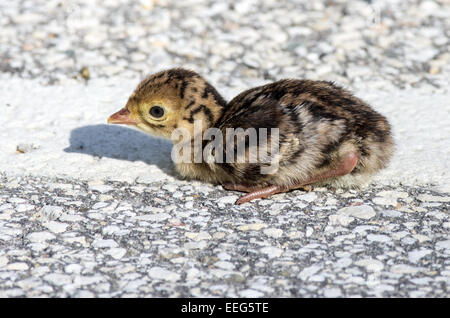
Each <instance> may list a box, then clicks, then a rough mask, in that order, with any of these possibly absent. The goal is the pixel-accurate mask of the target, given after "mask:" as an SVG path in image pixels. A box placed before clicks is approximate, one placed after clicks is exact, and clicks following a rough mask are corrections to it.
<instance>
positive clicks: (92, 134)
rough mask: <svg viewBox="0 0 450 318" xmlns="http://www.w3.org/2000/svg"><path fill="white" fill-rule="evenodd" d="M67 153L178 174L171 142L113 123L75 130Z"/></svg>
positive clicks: (173, 174) (66, 150)
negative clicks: (146, 166)
mask: <svg viewBox="0 0 450 318" xmlns="http://www.w3.org/2000/svg"><path fill="white" fill-rule="evenodd" d="M69 141H70V146H69V147H67V148H65V149H64V151H65V152H67V153H81V154H87V155H91V156H95V157H99V158H102V157H107V158H114V159H120V160H128V161H143V162H145V163H146V164H149V165H156V166H158V167H159V168H160V169H161V170H162V171H164V172H165V173H166V174H168V175H171V176H175V175H176V172H175V169H174V166H173V163H172V160H171V151H172V143H171V142H170V141H166V140H163V139H158V138H152V137H149V136H148V135H147V134H144V133H142V132H140V131H137V130H133V129H129V128H125V127H120V126H111V125H89V126H84V127H79V128H76V129H73V130H72V131H71V135H70V140H69Z"/></svg>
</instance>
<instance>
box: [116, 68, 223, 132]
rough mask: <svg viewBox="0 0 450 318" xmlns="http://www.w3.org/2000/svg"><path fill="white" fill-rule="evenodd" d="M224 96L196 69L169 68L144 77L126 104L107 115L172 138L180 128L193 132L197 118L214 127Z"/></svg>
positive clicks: (219, 114) (120, 122) (203, 125)
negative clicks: (195, 70) (174, 132)
mask: <svg viewBox="0 0 450 318" xmlns="http://www.w3.org/2000/svg"><path fill="white" fill-rule="evenodd" d="M225 105H226V102H225V100H224V99H223V98H222V97H221V96H220V95H219V94H218V93H217V91H216V90H215V89H214V87H213V86H211V85H210V84H209V83H208V82H206V81H205V80H204V79H203V78H202V77H200V76H199V75H198V74H197V73H195V72H193V71H189V70H185V69H180V68H176V69H170V70H167V71H162V72H159V73H156V74H153V75H150V76H149V77H147V78H146V79H144V80H143V81H142V82H141V83H140V84H139V85H138V87H137V88H136V90H135V91H134V92H133V94H132V95H131V96H130V98H129V99H128V102H127V104H126V106H125V107H124V108H123V109H121V110H120V111H118V112H116V113H114V114H113V115H111V116H110V117H109V118H108V122H109V123H112V124H126V125H134V126H136V127H137V128H139V129H141V130H143V131H145V132H147V133H149V134H152V135H155V136H160V137H165V138H171V134H172V132H173V131H174V130H175V129H177V128H184V129H187V131H189V132H190V133H191V135H192V136H193V134H194V122H195V121H200V122H201V124H202V126H201V127H202V131H204V130H205V129H206V128H208V127H212V126H213V125H214V123H215V122H216V121H217V119H218V118H219V117H220V116H221V114H222V111H223V109H224V107H225Z"/></svg>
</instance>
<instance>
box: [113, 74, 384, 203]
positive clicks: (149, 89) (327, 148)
mask: <svg viewBox="0 0 450 318" xmlns="http://www.w3.org/2000/svg"><path fill="white" fill-rule="evenodd" d="M156 104H158V105H161V106H163V107H164V109H165V112H166V113H165V117H164V120H157V121H156V120H154V119H153V118H148V117H149V116H147V115H144V114H145V112H146V111H148V108H149V107H151V106H148V105H156ZM122 112H128V113H127V114H128V115H127V116H128V117H127V118H133V120H134V121H135V125H136V126H137V127H138V128H140V129H143V130H145V131H147V132H149V133H151V134H154V135H159V136H163V137H166V138H170V134H171V132H172V131H173V130H174V129H175V128H180V127H183V128H185V129H187V130H188V131H190V132H192V135H193V132H194V130H193V124H194V121H196V120H201V122H202V123H203V127H202V131H205V130H206V129H207V128H210V127H216V128H219V129H220V130H221V131H222V133H223V134H224V136H226V129H227V128H243V129H247V128H250V127H253V128H256V129H257V131H258V128H268V129H269V131H270V128H279V149H280V150H279V155H280V157H279V158H280V162H279V169H278V171H277V172H276V173H274V174H261V170H260V167H261V165H264V164H263V163H205V162H203V163H180V164H177V165H176V167H177V170H178V172H179V173H180V174H181V175H182V176H183V177H186V178H194V179H200V180H203V181H207V182H212V183H219V184H223V185H225V187H226V188H227V189H233V190H240V191H246V192H250V193H251V192H254V193H255V195H254V196H247V197H246V198H245V199H244V200H241V201H240V202H239V203H243V202H247V201H249V200H251V199H253V198H258V197H267V196H270V195H271V194H274V193H278V192H284V191H287V190H290V189H295V188H300V187H302V186H304V185H306V184H310V183H314V184H319V183H321V184H334V185H340V186H359V185H361V184H363V183H366V182H367V181H368V180H370V176H371V175H373V174H374V173H375V172H377V171H378V170H380V169H382V168H384V167H385V166H386V164H387V163H388V161H389V159H390V157H391V155H392V151H393V139H392V137H391V132H390V125H389V123H388V122H387V120H386V118H385V117H384V116H382V115H381V114H379V113H378V112H376V111H374V110H373V109H372V108H371V107H370V106H369V105H367V104H366V103H365V102H363V101H362V100H360V99H359V98H357V97H355V96H353V95H352V94H351V93H349V92H348V91H346V90H345V89H343V88H341V87H339V86H337V85H335V84H333V83H331V82H326V81H311V80H294V79H286V80H280V81H277V82H274V83H271V84H267V85H264V86H260V87H255V88H252V89H249V90H247V91H244V92H242V93H241V94H239V95H238V96H236V97H235V98H233V99H232V100H231V101H230V102H229V103H227V102H226V101H225V100H224V99H223V98H222V97H221V96H220V94H219V93H218V92H217V91H216V89H215V88H214V87H213V86H212V85H210V84H209V83H208V82H206V81H205V80H204V79H203V78H202V77H200V76H199V75H198V74H197V73H195V72H192V71H188V70H184V69H171V70H168V71H163V72H160V73H157V74H154V75H151V76H149V77H148V78H147V79H145V80H143V81H142V82H141V84H139V86H138V87H137V88H136V90H135V92H134V93H133V94H132V95H131V97H130V98H129V101H128V103H127V106H126V108H125V109H124V110H122ZM113 117H114V115H113V116H111V118H113ZM110 122H113V123H128V122H120V120H116V121H114V120H110ZM269 141H270V135H269ZM206 145H207V142H204V144H203V146H206ZM246 146H247V144H246ZM230 150H234V149H229V150H228V151H230ZM247 150H248V149H247ZM224 152H227V149H226V146H225V147H224ZM224 157H225V155H224ZM355 157H356V159H355ZM342 167H348V169H347V168H345V169H344V168H342ZM342 169H343V170H342ZM346 169H347V170H346ZM330 171H332V173H331V174H330V173H329V172H330ZM342 171H345V173H341V172H342ZM317 176H320V177H317ZM271 186H272V189H270V190H267V191H266V192H264V193H263V194H260V193H256V192H255V190H258V189H265V188H267V187H271ZM274 189H275V190H274Z"/></svg>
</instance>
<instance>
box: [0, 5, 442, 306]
mask: <svg viewBox="0 0 450 318" xmlns="http://www.w3.org/2000/svg"><path fill="white" fill-rule="evenodd" d="M449 38H450V3H449V2H448V1H446V0H440V1H418V0H417V1H415V0H409V1H276V0H261V1H252V0H241V1H238V2H234V1H210V0H205V1H203V0H186V1H169V0H153V1H152V0H141V1H119V0H108V1H100V0H96V1H81V0H80V1H65V0H45V1H44V0H33V1H31V0H24V1H2V2H0V79H3V80H4V79H6V80H7V79H9V78H11V79H17V78H21V79H23V80H24V81H26V80H28V79H31V80H37V81H39V82H40V83H41V84H42V85H45V86H54V87H59V86H58V85H61V84H65V83H70V82H85V83H86V85H89V80H88V76H86V75H87V72H86V71H85V72H84V73H83V74H80V70H81V69H82V68H83V67H87V70H88V71H89V78H90V79H91V80H95V79H99V78H102V79H109V80H112V81H121V80H123V79H134V80H138V79H139V78H141V77H142V76H144V75H146V74H148V73H153V72H154V71H158V70H160V69H163V68H166V67H173V66H183V67H187V68H192V69H195V70H196V71H198V72H199V73H202V74H204V75H206V76H207V78H208V79H209V80H210V81H211V82H212V83H214V84H215V85H218V86H220V87H221V88H223V89H224V90H228V91H235V90H236V89H237V88H241V87H242V88H248V87H249V86H253V85H257V84H259V83H261V82H263V81H267V80H274V79H279V78H285V77H296V78H310V79H325V80H333V81H336V82H337V83H339V84H341V85H344V86H346V87H350V88H352V89H353V90H356V91H365V90H369V89H370V91H371V92H373V91H376V90H380V91H381V90H382V91H383V92H389V91H398V90H414V89H420V90H421V92H422V93H426V94H428V93H429V94H430V96H432V95H433V94H434V93H436V92H444V93H445V92H448V88H449V87H450V53H449ZM83 76H84V77H83ZM130 93H131V92H130ZM50 97H51V96H50ZM3 106H5V105H0V109H1V107H3ZM6 106H9V105H6ZM18 120H20V119H18ZM50 133H51V132H49V134H50ZM418 147H420V144H419V145H418ZM119 158H126V156H119ZM430 170H432V168H430ZM118 173H119V172H118ZM430 173H432V171H431V172H430ZM142 180H144V181H142ZM137 181H138V182H136V181H134V182H133V181H130V182H112V181H106V180H79V179H76V178H66V179H58V178H54V177H49V176H39V175H37V174H33V175H29V174H27V173H23V174H22V175H19V176H18V175H17V174H15V175H12V174H10V173H8V171H7V169H6V170H5V171H0V297H42V296H43V297H144V296H147V297H154V296H160V297H168V296H170V297H211V296H213V297H217V296H218V297H449V295H450V292H449V287H448V286H449V285H450V235H449V234H450V231H449V230H450V219H449V211H448V207H449V202H450V192H449V191H448V188H444V189H440V188H439V185H437V184H427V185H420V186H419V185H417V186H414V185H410V186H406V185H401V184H398V185H397V186H381V185H378V184H376V183H372V184H371V185H370V186H369V187H368V188H366V189H363V190H361V191H353V190H342V189H326V188H317V189H314V191H312V192H301V191H296V192H291V193H287V194H281V195H276V196H274V197H272V198H270V199H268V200H257V201H255V202H252V203H248V204H245V205H242V206H235V205H234V204H233V203H234V202H235V200H236V199H237V195H238V193H236V192H229V191H224V190H223V189H222V188H221V187H220V186H217V187H215V186H212V185H208V184H202V183H199V182H186V181H181V180H178V179H177V178H175V179H174V178H171V179H169V180H167V181H161V180H160V181H157V182H151V176H148V177H146V178H142V179H137Z"/></svg>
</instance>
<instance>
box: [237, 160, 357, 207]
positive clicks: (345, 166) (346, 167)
mask: <svg viewBox="0 0 450 318" xmlns="http://www.w3.org/2000/svg"><path fill="white" fill-rule="evenodd" d="M357 163H358V155H357V154H356V153H354V152H351V153H349V154H347V155H345V156H344V158H343V159H342V161H341V163H340V164H339V166H338V167H337V168H334V169H331V170H329V171H326V172H324V173H322V174H320V175H317V176H314V177H312V178H311V179H309V180H306V181H303V182H301V183H298V184H295V185H293V186H290V187H287V186H282V185H271V186H268V187H265V188H260V189H257V190H255V191H252V192H250V193H247V194H246V195H244V196H242V197H241V198H240V199H239V200H237V201H236V204H242V203H245V202H249V201H251V200H254V199H260V198H268V197H270V196H271V195H274V194H277V193H281V192H286V191H289V190H294V189H299V188H305V186H306V185H308V184H311V183H316V182H319V181H323V180H326V179H329V178H335V177H340V176H343V175H346V174H348V173H350V172H352V171H353V169H354V168H355V166H356V164H357ZM230 190H231V189H230Z"/></svg>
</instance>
